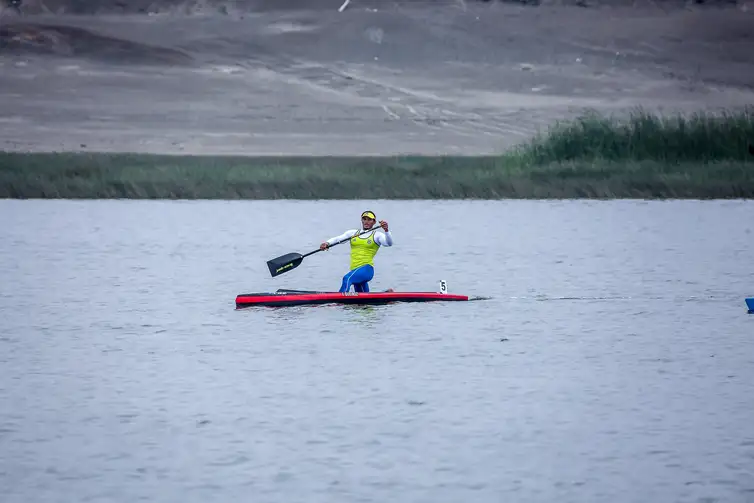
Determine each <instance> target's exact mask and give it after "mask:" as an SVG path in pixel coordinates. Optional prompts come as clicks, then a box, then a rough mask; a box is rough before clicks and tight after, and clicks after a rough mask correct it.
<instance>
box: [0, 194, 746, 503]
mask: <svg viewBox="0 0 754 503" xmlns="http://www.w3.org/2000/svg"><path fill="white" fill-rule="evenodd" d="M364 209H371V210H373V211H375V212H376V213H377V216H378V218H383V219H386V220H388V222H389V223H390V227H391V230H392V231H393V235H394V239H395V246H394V247H393V248H389V249H383V250H380V252H379V254H378V255H377V259H376V277H375V279H374V281H373V282H372V285H371V287H372V289H373V290H378V289H385V288H395V289H396V290H413V291H416V290H422V291H426V290H430V291H436V290H437V289H438V287H439V283H438V282H439V280H441V279H444V280H446V281H447V282H448V285H449V289H450V291H451V292H454V293H465V294H470V295H479V296H488V297H491V299H489V300H483V301H476V302H469V303H446V304H443V303H435V304H394V305H389V306H378V307H366V308H365V307H344V306H337V305H336V306H316V307H314V306H306V307H294V308H286V309H270V308H261V309H248V310H235V307H234V299H235V296H236V295H237V294H240V293H248V292H262V291H274V290H275V289H277V288H299V289H332V290H334V289H337V288H338V286H339V285H340V278H341V276H342V275H343V274H344V273H345V272H346V269H347V266H348V249H347V245H341V246H338V247H335V248H333V249H332V250H331V251H329V252H324V253H317V254H315V255H313V256H310V257H307V258H306V259H305V260H304V263H303V264H302V265H301V266H300V267H299V268H298V269H296V270H294V271H291V272H289V273H287V274H284V275H282V276H279V277H277V278H271V277H270V275H269V272H268V271H267V268H266V265H265V262H266V260H268V259H270V258H272V257H275V256H278V255H281V254H283V253H288V252H293V251H296V252H302V253H303V252H308V251H311V250H313V249H315V248H317V247H318V245H319V243H320V242H322V241H323V240H324V239H326V238H329V237H332V236H335V235H337V234H340V233H341V232H343V231H345V230H346V229H348V228H350V227H353V226H354V225H357V224H358V218H359V214H360V213H361V211H363V210H364ZM752 215H754V202H740V201H731V202H698V201H685V202H679V201H673V202H643V201H617V202H544V201H543V202H531V201H511V202H506V201H503V202H481V201H480V202H471V201H453V202H448V201H438V202H429V201H417V202H410V201H366V202H364V201H318V202H303V201H302V202H296V201H277V202H206V201H202V202H169V201H159V202H145V201H80V202H79V201H0V216H2V226H0V320H1V321H0V488H1V491H0V501H2V502H3V503H21V502H23V503H29V502H35V503H37V502H39V503H46V502H72V501H76V502H129V503H130V502H134V501H159V502H173V501H175V502H207V501H218V502H219V501H223V502H226V501H227V502H230V501H254V502H285V503H294V502H302V503H303V502H306V503H310V502H327V503H334V502H349V503H350V502H375V503H378V502H379V503H383V502H400V503H404V502H405V503H408V502H411V503H414V502H427V503H441V502H442V503H444V502H449V503H450V502H453V503H455V502H459V503H460V502H472V501H473V502H483V503H487V502H500V501H517V502H518V501H520V502H542V503H545V502H548V503H550V502H579V503H585V502H594V503H604V502H607V501H609V502H620V503H624V502H625V503H628V502H636V503H645V502H663V503H670V502H702V501H704V502H712V501H721V502H723V501H724V502H752V501H754V316H751V315H747V314H746V306H745V305H744V297H746V296H752V295H754V269H753V268H752V262H751V257H752V255H753V252H754V232H752V231H754V220H752V218H751V216H752Z"/></svg>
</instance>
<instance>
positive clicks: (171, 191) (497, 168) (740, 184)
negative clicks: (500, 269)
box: [0, 109, 754, 199]
mask: <svg viewBox="0 0 754 503" xmlns="http://www.w3.org/2000/svg"><path fill="white" fill-rule="evenodd" d="M751 144H754V110H752V109H747V110H744V111H742V112H737V113H725V114H721V115H711V114H697V115H694V116H691V117H681V116H675V117H671V118H660V117H656V116H653V115H649V114H646V113H644V112H641V111H638V112H635V113H634V114H632V115H631V116H630V117H629V118H628V119H626V120H622V121H621V120H618V119H614V118H605V117H601V116H598V115H595V114H589V115H585V116H583V117H581V118H579V119H577V120H575V121H572V122H568V123H564V124H557V125H555V126H554V127H553V128H551V129H550V130H549V131H548V132H547V133H545V134H543V135H540V136H538V137H536V138H534V139H533V140H531V141H530V142H528V143H526V144H523V145H521V146H519V147H517V148H515V149H512V150H511V151H509V152H506V153H503V154H501V155H496V156H483V157H482V156H480V157H461V156H457V157H456V156H407V157H355V158H354V157H290V158H282V157H229V156H172V155H146V154H110V153H29V154H27V153H6V152H0V198H20V199H26V198H66V199H81V198H128V199H286V198H290V199H362V198H368V199H459V198H471V199H473V198H480V199H498V198H531V199H547V198H558V199H561V198H562V199H566V198H599V199H606V198H647V199H662V198H693V199H709V198H716V199H727V198H754V154H752V153H751V152H750V149H751Z"/></svg>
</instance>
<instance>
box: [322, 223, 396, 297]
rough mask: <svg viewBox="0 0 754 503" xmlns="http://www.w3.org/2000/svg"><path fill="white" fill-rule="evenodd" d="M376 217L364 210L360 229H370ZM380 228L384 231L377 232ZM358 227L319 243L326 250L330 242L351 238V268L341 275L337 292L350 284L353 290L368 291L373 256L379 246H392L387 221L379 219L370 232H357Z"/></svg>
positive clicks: (347, 287)
mask: <svg viewBox="0 0 754 503" xmlns="http://www.w3.org/2000/svg"><path fill="white" fill-rule="evenodd" d="M376 221H377V217H376V216H375V215H374V213H373V212H371V211H365V212H364V213H362V214H361V226H362V231H365V230H368V229H371V228H372V227H373V226H374V224H375V222H376ZM380 227H381V228H382V229H384V230H385V232H384V233H382V232H380V233H377V229H379V228H380ZM359 232H361V231H359V229H351V230H347V231H346V232H344V233H343V234H341V235H340V236H336V237H334V238H330V239H328V240H327V241H325V242H324V243H322V244H321V245H319V249H320V250H327V249H328V248H329V247H330V245H331V244H333V243H335V242H337V241H340V240H343V239H347V238H351V240H350V241H351V270H350V271H348V272H347V273H346V275H345V276H343V283H342V284H341V285H340V290H338V291H339V292H347V291H348V290H349V289H350V288H351V286H353V290H354V291H355V292H368V291H369V282H370V281H371V280H372V278H373V277H374V256H375V255H376V254H377V251H378V250H379V249H380V246H393V236H392V235H391V234H390V231H389V230H388V225H387V222H386V221H384V220H380V225H379V226H377V227H375V228H374V230H373V231H372V232H367V233H365V234H362V235H360V236H359V235H358V234H359Z"/></svg>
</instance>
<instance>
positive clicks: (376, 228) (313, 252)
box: [301, 225, 382, 258]
mask: <svg viewBox="0 0 754 503" xmlns="http://www.w3.org/2000/svg"><path fill="white" fill-rule="evenodd" d="M378 229H382V226H381V225H378V226H377V227H372V228H371V229H366V230H363V231H361V232H359V233H358V234H354V235H353V236H351V237H350V238H345V239H341V240H340V241H336V242H334V243H333V244H331V245H330V246H328V247H327V248H325V250H327V249H328V248H332V247H333V246H336V245H339V244H340V243H345V242H346V241H350V240H351V239H353V238H354V237H355V236H362V235H364V234H369V233H370V232H374V231H376V230H378ZM321 251H323V250H322V248H317V249H316V250H314V251H310V252H309V253H307V254H306V255H302V256H301V258H304V257H308V256H309V255H314V254H315V253H317V252H321Z"/></svg>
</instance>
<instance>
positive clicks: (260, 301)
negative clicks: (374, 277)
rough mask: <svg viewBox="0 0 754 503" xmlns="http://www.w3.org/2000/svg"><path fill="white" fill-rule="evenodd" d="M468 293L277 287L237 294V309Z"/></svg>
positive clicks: (437, 297)
mask: <svg viewBox="0 0 754 503" xmlns="http://www.w3.org/2000/svg"><path fill="white" fill-rule="evenodd" d="M467 300H469V297H468V295H455V294H450V293H437V292H393V291H387V292H369V293H356V292H347V293H340V292H312V291H302V290H278V291H276V292H274V293H246V294H241V295H238V296H237V297H236V308H244V307H251V306H301V305H309V304H362V305H379V304H388V303H391V302H436V301H467Z"/></svg>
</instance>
